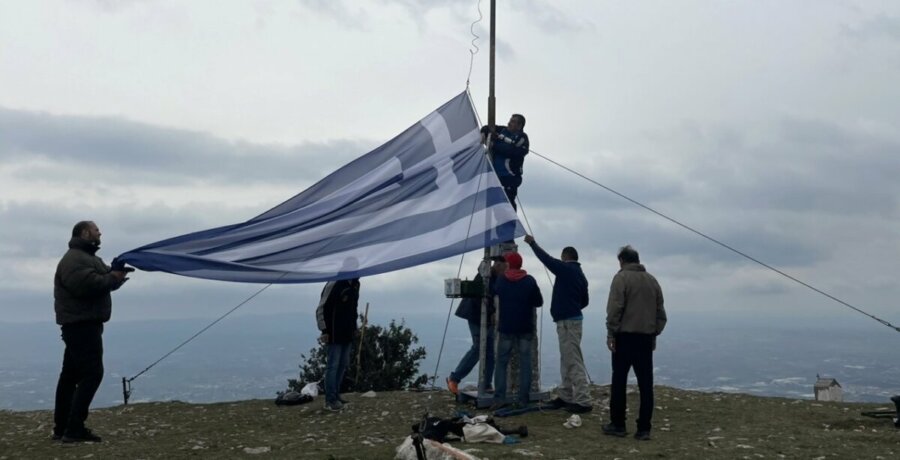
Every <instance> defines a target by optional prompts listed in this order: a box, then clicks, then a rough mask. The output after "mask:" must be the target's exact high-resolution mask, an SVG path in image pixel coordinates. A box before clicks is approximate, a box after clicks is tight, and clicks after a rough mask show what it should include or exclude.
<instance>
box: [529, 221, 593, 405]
mask: <svg viewBox="0 0 900 460" xmlns="http://www.w3.org/2000/svg"><path fill="white" fill-rule="evenodd" d="M525 242H526V243H528V245H529V246H531V249H532V250H533V251H534V254H535V255H536V256H537V258H538V259H539V260H540V261H541V263H543V264H544V266H546V267H547V269H548V270H550V272H552V273H553V274H554V275H555V276H556V281H555V282H554V283H553V298H552V300H551V302H550V315H551V316H552V317H553V322H555V323H556V335H557V336H558V337H559V358H560V362H559V371H560V375H561V377H562V380H561V381H560V384H559V388H558V390H557V397H556V399H554V400H553V401H550V405H552V406H555V407H558V408H563V407H564V408H566V410H568V411H569V412H573V413H576V414H582V413H585V412H590V411H591V409H593V406H591V394H590V388H589V385H588V378H587V370H586V369H585V367H584V357H583V356H582V354H581V333H582V323H583V320H584V315H582V313H581V310H582V309H584V307H586V306H587V305H588V282H587V278H586V277H585V276H584V272H583V271H582V270H581V264H579V263H578V251H577V250H575V248H573V247H571V246H567V247H565V248H563V250H562V254H561V256H560V258H559V259H554V258H553V257H551V256H550V254H547V252H546V251H544V250H543V249H542V248H541V247H540V246H539V245H538V244H537V242H536V241H534V237H532V236H531V235H525Z"/></svg>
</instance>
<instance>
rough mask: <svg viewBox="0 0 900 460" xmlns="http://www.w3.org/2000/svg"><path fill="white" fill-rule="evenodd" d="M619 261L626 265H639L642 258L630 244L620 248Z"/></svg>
mask: <svg viewBox="0 0 900 460" xmlns="http://www.w3.org/2000/svg"><path fill="white" fill-rule="evenodd" d="M619 261H620V262H622V263H626V264H639V263H641V257H640V256H639V255H638V252H637V251H635V250H634V248H633V247H631V245H630V244H629V245H625V246H622V247H621V248H619Z"/></svg>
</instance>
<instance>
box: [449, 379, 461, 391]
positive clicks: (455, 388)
mask: <svg viewBox="0 0 900 460" xmlns="http://www.w3.org/2000/svg"><path fill="white" fill-rule="evenodd" d="M447 389H448V390H450V393H453V394H455V395H458V394H459V382H456V381H454V380H453V379H451V378H450V377H447Z"/></svg>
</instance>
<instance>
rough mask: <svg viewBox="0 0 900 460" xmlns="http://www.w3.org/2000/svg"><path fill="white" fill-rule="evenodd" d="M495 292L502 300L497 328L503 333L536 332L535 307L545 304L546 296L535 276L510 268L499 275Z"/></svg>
mask: <svg viewBox="0 0 900 460" xmlns="http://www.w3.org/2000/svg"><path fill="white" fill-rule="evenodd" d="M519 272H521V273H519ZM494 294H495V295H496V296H497V297H498V298H499V300H500V321H499V323H498V325H497V328H498V330H499V331H500V332H501V333H503V334H530V333H532V332H534V309H535V308H538V307H540V306H541V305H544V297H543V296H541V290H540V288H538V285H537V281H535V280H534V277H533V276H531V275H528V274H525V273H524V270H514V269H509V270H507V271H506V273H505V274H504V275H502V276H498V277H497V281H496V283H495V284H494Z"/></svg>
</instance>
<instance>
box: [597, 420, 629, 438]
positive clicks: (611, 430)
mask: <svg viewBox="0 0 900 460" xmlns="http://www.w3.org/2000/svg"><path fill="white" fill-rule="evenodd" d="M603 434H605V435H607V436H616V437H619V438H624V437H625V436H626V435H628V432H627V431H625V427H624V426H616V425H613V424H612V423H607V424H606V425H603Z"/></svg>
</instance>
